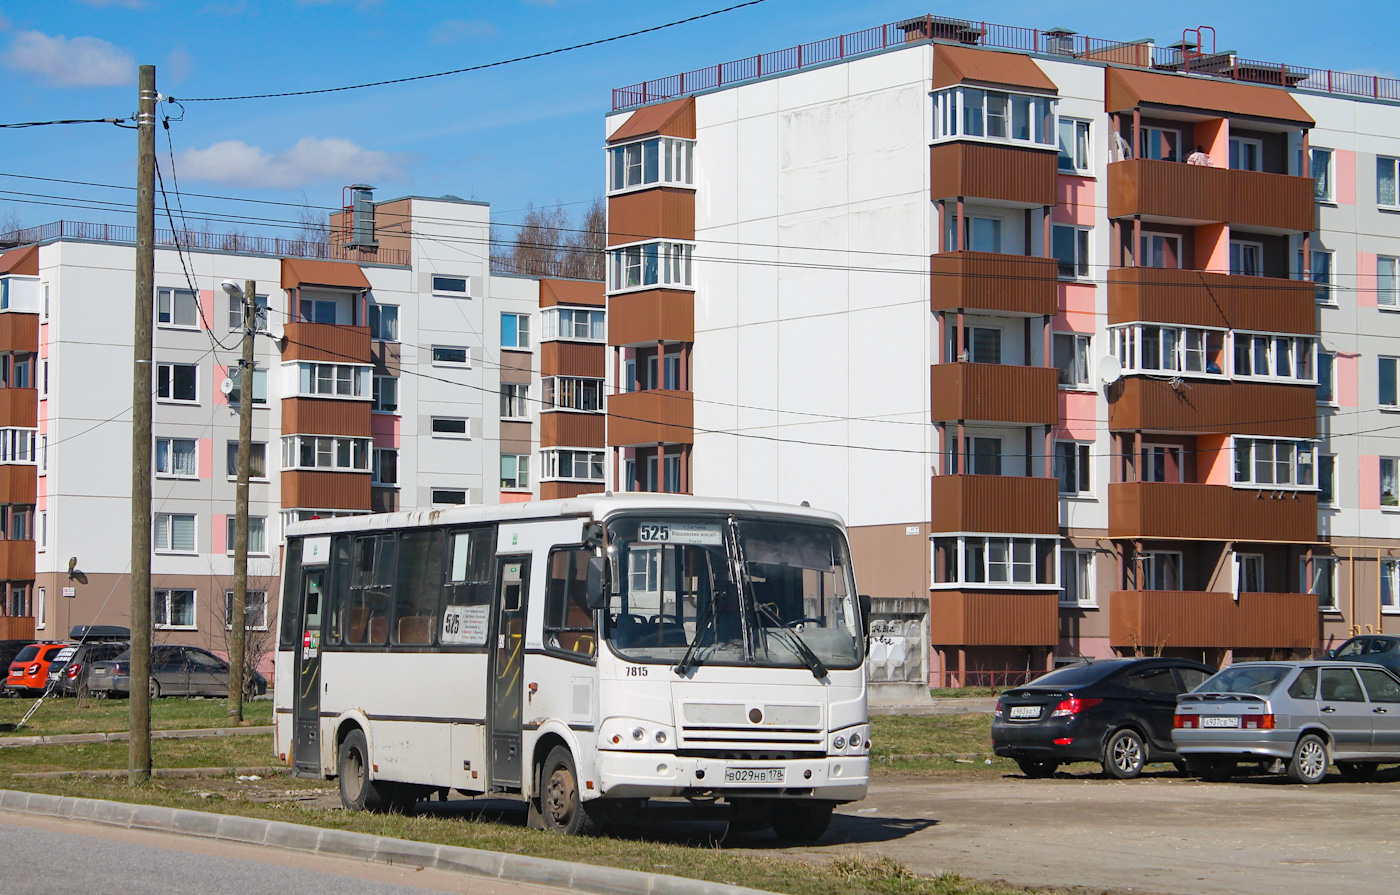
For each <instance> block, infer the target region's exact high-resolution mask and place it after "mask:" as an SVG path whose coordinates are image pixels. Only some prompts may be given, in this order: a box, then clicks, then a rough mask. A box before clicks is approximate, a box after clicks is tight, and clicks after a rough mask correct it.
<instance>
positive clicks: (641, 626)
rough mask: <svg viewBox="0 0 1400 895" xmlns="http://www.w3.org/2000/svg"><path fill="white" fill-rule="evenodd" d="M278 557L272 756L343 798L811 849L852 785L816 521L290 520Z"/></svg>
mask: <svg viewBox="0 0 1400 895" xmlns="http://www.w3.org/2000/svg"><path fill="white" fill-rule="evenodd" d="M283 557H284V559H283V575H282V587H283V596H282V606H281V612H280V620H279V625H278V628H279V631H278V642H277V657H276V677H275V684H276V687H275V691H274V692H275V700H276V704H275V707H276V731H277V733H276V746H275V749H276V750H277V752H278V753H279V754H280V756H281V758H282V760H283V761H284V762H286V763H287V764H289V765H290V766H291V767H292V768H293V770H294V772H295V773H296V774H298V775H300V776H307V777H320V778H332V777H336V778H339V787H340V797H341V800H342V802H343V803H344V805H345V806H346V807H347V808H350V809H362V810H386V809H400V810H402V809H406V808H408V807H410V806H412V805H413V804H414V803H416V802H417V801H418V800H419V799H420V798H424V797H427V796H430V795H432V794H433V793H434V792H436V793H438V794H439V795H440V797H441V798H445V797H446V796H447V794H448V791H449V790H457V791H458V792H460V793H463V794H465V795H469V796H473V795H482V794H488V793H508V794H515V795H516V796H518V797H519V798H521V799H524V800H525V801H526V802H527V803H528V806H529V812H528V813H529V818H530V823H531V825H532V826H535V827H536V828H542V829H549V830H556V831H560V832H565V833H584V832H591V831H593V830H595V829H597V828H599V827H600V826H604V825H606V824H607V823H608V822H609V820H611V819H616V818H619V817H623V816H625V817H629V818H636V817H639V816H645V814H644V812H645V811H646V810H647V809H649V808H651V807H660V806H661V805H663V804H664V803H662V802H657V803H656V805H655V806H653V804H652V802H651V800H664V799H671V800H675V805H677V806H679V807H682V808H688V809H690V810H689V811H688V812H682V813H690V814H691V815H692V816H693V815H694V813H697V812H698V813H700V814H702V815H703V814H705V813H707V812H716V813H719V814H722V815H725V816H727V817H728V818H729V820H730V822H731V824H733V823H738V824H740V825H742V828H745V829H761V828H765V827H767V826H769V825H771V826H772V828H773V829H774V831H775V832H777V833H778V834H779V835H780V836H782V837H784V838H788V839H795V840H808V839H815V838H817V837H819V836H821V834H822V833H823V832H825V830H826V827H827V823H828V822H829V820H830V816H831V811H832V808H833V807H834V806H835V805H837V804H840V803H843V802H850V801H855V800H858V799H861V798H863V797H864V796H865V791H866V783H867V779H868V774H869V752H870V727H869V723H868V717H867V714H866V694H865V669H864V658H865V649H866V639H867V636H868V621H867V620H868V615H869V600H868V599H866V598H863V597H859V596H858V594H857V591H856V583H855V576H854V573H853V571H852V568H851V562H850V550H849V547H848V545H847V540H846V534H845V530H844V526H843V524H842V522H841V519H840V517H839V516H837V515H835V514H833V513H828V512H822V511H819V510H814V509H810V508H807V507H792V506H784V505H779V504H765V503H757V502H749V501H741V500H714V499H705V498H697V497H689V496H684V495H666V494H645V495H643V494H626V495H611V494H608V495H590V496H584V497H576V498H569V499H564V500H548V501H535V502H531V503H519V504H505V505H501V506H482V507H454V508H448V509H434V510H422V511H413V512H400V513H387V514H380V515H373V516H352V517H342V518H335V519H322V520H312V521H307V522H298V523H293V524H291V525H289V526H288V527H287V539H286V548H285V550H284V554H283ZM681 800H685V801H681ZM686 801H688V802H689V806H687V805H686Z"/></svg>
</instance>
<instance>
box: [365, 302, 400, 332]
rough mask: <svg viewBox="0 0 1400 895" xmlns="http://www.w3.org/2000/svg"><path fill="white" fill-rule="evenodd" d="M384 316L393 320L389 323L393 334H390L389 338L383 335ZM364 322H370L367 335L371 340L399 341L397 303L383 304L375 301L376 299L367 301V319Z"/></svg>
mask: <svg viewBox="0 0 1400 895" xmlns="http://www.w3.org/2000/svg"><path fill="white" fill-rule="evenodd" d="M376 317H377V318H378V319H377V320H376V319H375V318H376ZM386 317H387V318H389V319H390V320H392V321H393V322H392V323H391V324H390V327H389V328H390V329H392V330H393V335H392V337H391V338H385V337H384V320H385V318H386ZM366 322H367V323H369V324H370V330H369V337H370V339H372V340H373V341H376V342H397V341H399V306H398V305H384V304H380V303H379V302H377V301H372V302H370V303H369V319H368V320H367V321H366Z"/></svg>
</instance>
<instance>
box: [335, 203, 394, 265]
mask: <svg viewBox="0 0 1400 895" xmlns="http://www.w3.org/2000/svg"><path fill="white" fill-rule="evenodd" d="M341 214H342V218H343V216H344V213H343V212H342V213H341ZM332 227H333V228H334V225H332ZM349 229H350V227H349V222H348V221H343V222H342V224H341V227H340V232H342V233H348V232H349ZM374 238H375V241H376V242H378V243H379V246H378V247H379V248H380V249H382V250H384V251H386V252H394V251H399V252H404V253H407V252H408V251H409V250H410V249H412V248H413V200H412V199H393V200H391V201H388V202H376V203H375V204H374Z"/></svg>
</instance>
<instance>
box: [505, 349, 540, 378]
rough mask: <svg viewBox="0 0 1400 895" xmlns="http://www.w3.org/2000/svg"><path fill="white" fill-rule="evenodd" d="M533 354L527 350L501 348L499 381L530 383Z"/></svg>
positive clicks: (533, 362)
mask: <svg viewBox="0 0 1400 895" xmlns="http://www.w3.org/2000/svg"><path fill="white" fill-rule="evenodd" d="M534 365H535V355H534V354H532V353H530V352H529V351H509V350H507V349H504V348H503V349H501V381H502V382H514V383H517V384H524V385H529V384H530V378H531V375H532V372H533V371H532V368H533V367H534Z"/></svg>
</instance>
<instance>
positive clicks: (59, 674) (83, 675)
mask: <svg viewBox="0 0 1400 895" xmlns="http://www.w3.org/2000/svg"><path fill="white" fill-rule="evenodd" d="M130 648H131V644H130V643H127V642H126V641H124V640H109V641H99V642H96V643H77V644H73V645H71V646H66V647H64V648H63V649H62V650H60V651H59V654H58V655H57V656H56V657H54V660H53V662H51V663H50V664H49V684H50V689H51V692H53V693H54V694H55V695H58V696H87V695H88V685H87V683H88V675H89V674H90V673H91V672H92V663H94V662H106V661H108V660H110V659H115V658H116V657H117V656H120V655H121V654H122V653H124V652H126V651H127V650H128V649H130Z"/></svg>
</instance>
